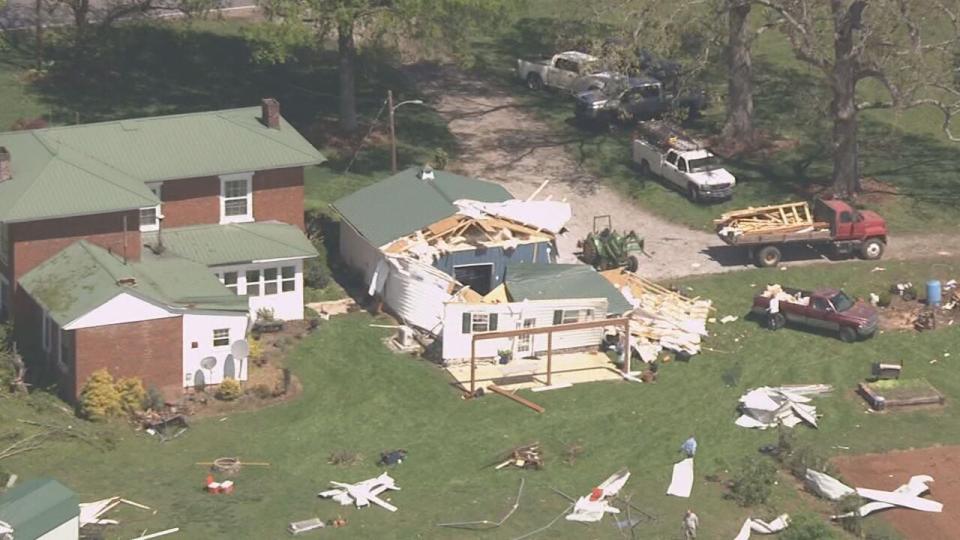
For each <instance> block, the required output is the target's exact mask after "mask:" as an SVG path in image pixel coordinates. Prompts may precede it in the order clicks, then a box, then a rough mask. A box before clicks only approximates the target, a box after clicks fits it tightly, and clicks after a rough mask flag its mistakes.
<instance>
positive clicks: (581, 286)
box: [504, 263, 633, 315]
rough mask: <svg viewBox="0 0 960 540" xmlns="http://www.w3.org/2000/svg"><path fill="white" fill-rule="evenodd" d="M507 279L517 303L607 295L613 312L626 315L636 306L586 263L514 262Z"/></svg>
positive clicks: (509, 288) (608, 309) (510, 291)
mask: <svg viewBox="0 0 960 540" xmlns="http://www.w3.org/2000/svg"><path fill="white" fill-rule="evenodd" d="M504 282H505V283H506V287H507V293H509V295H510V298H511V299H512V300H513V301H514V302H519V301H522V300H562V299H566V298H606V299H607V313H608V314H610V315H623V314H624V313H626V312H628V311H630V310H631V309H633V306H631V305H630V302H627V299H626V298H624V297H623V294H621V293H620V291H618V290H617V289H616V287H614V286H613V285H611V284H610V282H609V281H607V279H606V278H605V277H603V276H602V275H600V273H599V272H597V271H596V270H594V269H593V268H592V267H590V266H587V265H583V264H533V263H520V264H511V265H509V266H507V272H506V278H505V280H504Z"/></svg>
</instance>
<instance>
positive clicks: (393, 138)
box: [387, 90, 423, 174]
mask: <svg viewBox="0 0 960 540" xmlns="http://www.w3.org/2000/svg"><path fill="white" fill-rule="evenodd" d="M404 105H423V101H421V100H419V99H410V100H407V101H401V102H400V103H397V104H396V105H394V104H393V90H387V108H388V109H389V110H390V170H391V171H392V172H393V174H397V133H396V122H395V121H394V118H393V113H394V111H396V110H397V109H399V108H400V107H402V106H404Z"/></svg>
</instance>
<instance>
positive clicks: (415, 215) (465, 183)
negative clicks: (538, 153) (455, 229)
mask: <svg viewBox="0 0 960 540" xmlns="http://www.w3.org/2000/svg"><path fill="white" fill-rule="evenodd" d="M419 173H420V168H419V167H414V168H410V169H407V170H405V171H401V172H399V173H397V174H395V175H393V176H391V177H389V178H387V179H385V180H382V181H380V182H378V183H376V184H373V185H372V186H367V187H365V188H363V189H361V190H359V191H356V192H354V193H351V194H350V195H347V196H346V197H344V198H342V199H340V200H338V201H337V202H335V203H333V207H334V208H335V209H336V210H337V212H339V213H340V215H342V216H343V218H344V219H346V220H347V221H348V222H349V223H350V224H351V225H353V227H354V228H355V229H356V230H357V231H358V232H359V233H360V234H361V235H363V236H364V238H366V239H367V240H368V241H369V242H370V243H371V244H372V245H374V246H376V247H381V246H383V245H384V244H387V243H388V242H391V241H393V240H396V239H397V238H400V237H401V236H405V235H407V234H410V233H412V232H414V231H418V230H420V229H423V228H424V227H426V226H428V225H431V224H433V223H436V222H438V221H440V220H441V219H444V218H447V217H450V216H452V215H454V214H456V213H457V207H456V206H454V205H453V201H456V200H457V199H473V200H477V201H483V202H503V201H507V200H510V199H512V198H513V196H512V195H510V192H508V191H507V190H506V189H504V188H503V186H501V185H500V184H495V183H493V182H487V181H484V180H476V179H474V178H468V177H466V176H460V175H457V174H453V173H449V172H446V171H434V172H433V174H434V179H433V180H429V181H425V180H421V179H420V178H419V176H418V175H419Z"/></svg>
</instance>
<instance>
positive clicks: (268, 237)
mask: <svg viewBox="0 0 960 540" xmlns="http://www.w3.org/2000/svg"><path fill="white" fill-rule="evenodd" d="M162 234H163V245H164V246H165V247H166V248H167V250H169V251H170V252H172V253H175V254H177V255H179V256H181V257H184V258H186V259H190V260H191V261H196V262H198V263H201V264H205V265H207V266H217V265H224V264H233V263H248V262H252V261H267V260H271V259H291V258H312V257H316V256H318V255H319V254H318V253H317V250H316V248H314V247H313V244H312V243H311V242H310V239H309V238H307V236H306V235H305V234H304V233H303V231H301V230H300V229H299V228H297V227H295V226H293V225H290V224H287V223H281V222H279V221H258V222H254V223H231V224H225V225H194V226H190V227H177V228H175V229H164V230H163V232H162ZM143 236H144V240H145V241H147V242H151V243H155V242H156V234H152V235H150V236H147V235H143Z"/></svg>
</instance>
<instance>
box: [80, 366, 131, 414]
mask: <svg viewBox="0 0 960 540" xmlns="http://www.w3.org/2000/svg"><path fill="white" fill-rule="evenodd" d="M122 412H123V399H122V398H121V396H120V392H118V391H117V387H116V386H115V385H114V384H113V376H112V375H110V372H108V371H107V370H106V369H98V370H97V371H94V372H93V374H92V375H90V378H89V379H87V382H86V383H85V384H84V385H83V390H82V391H81V392H80V415H81V416H83V417H84V418H87V419H88V420H93V421H103V420H106V419H108V418H110V417H112V416H118V415H120V414H121V413H122Z"/></svg>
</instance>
